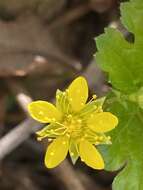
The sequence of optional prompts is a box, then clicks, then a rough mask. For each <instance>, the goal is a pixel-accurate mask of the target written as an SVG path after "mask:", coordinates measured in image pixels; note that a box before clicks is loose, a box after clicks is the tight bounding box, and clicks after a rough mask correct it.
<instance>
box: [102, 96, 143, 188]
mask: <svg viewBox="0 0 143 190" xmlns="http://www.w3.org/2000/svg"><path fill="white" fill-rule="evenodd" d="M112 100H113V101H112ZM123 101H124V100H122V102H121V101H118V97H117V96H115V95H114V96H113V94H112V95H111V94H110V98H108V99H107V100H106V103H105V105H104V106H105V108H106V110H107V111H110V112H112V113H113V114H115V115H116V116H118V118H119V125H118V126H117V127H116V129H115V130H113V131H112V132H110V133H109V135H111V139H112V145H111V146H108V147H107V146H105V147H103V154H104V160H105V163H106V164H105V165H106V169H107V170H109V171H115V170H118V169H121V168H122V167H123V169H122V170H121V172H119V174H118V175H117V177H115V180H114V182H113V189H115V190H143V145H142V141H143V110H141V109H140V108H139V106H137V105H136V104H134V103H132V102H129V101H126V107H125V106H124V104H123ZM111 102H112V103H111ZM124 103H125V102H124ZM109 105H110V106H109Z"/></svg>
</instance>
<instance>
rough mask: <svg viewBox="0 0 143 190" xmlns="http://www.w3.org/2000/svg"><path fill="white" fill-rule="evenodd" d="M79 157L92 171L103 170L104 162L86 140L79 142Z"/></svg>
mask: <svg viewBox="0 0 143 190" xmlns="http://www.w3.org/2000/svg"><path fill="white" fill-rule="evenodd" d="M79 151H80V157H81V160H82V161H83V162H85V163H86V164H87V165H88V166H90V167H91V168H93V169H98V170H101V169H104V161H103V159H102V156H101V155H100V153H99V152H98V150H97V149H96V148H95V146H93V145H92V144H91V143H89V142H88V141H87V140H83V141H81V142H80V147H79Z"/></svg>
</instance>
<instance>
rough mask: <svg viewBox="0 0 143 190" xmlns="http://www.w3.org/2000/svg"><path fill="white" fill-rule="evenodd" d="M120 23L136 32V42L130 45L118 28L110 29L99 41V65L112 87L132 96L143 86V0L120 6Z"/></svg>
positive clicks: (97, 40) (97, 41)
mask: <svg viewBox="0 0 143 190" xmlns="http://www.w3.org/2000/svg"><path fill="white" fill-rule="evenodd" d="M121 15H122V17H121V20H122V21H123V23H124V24H125V26H126V27H127V28H128V29H129V31H131V32H134V35H135V42H134V43H129V42H127V41H126V40H125V39H124V37H123V35H122V34H121V33H120V32H119V31H118V30H116V29H113V28H107V29H106V30H105V33H104V34H102V35H100V36H99V37H98V38H97V39H96V43H97V48H98V52H97V53H96V62H97V63H98V64H99V65H100V67H101V68H102V69H103V70H104V71H106V72H108V74H109V82H111V83H112V85H113V87H114V88H116V89H118V90H120V91H122V92H125V93H131V92H134V91H137V90H138V89H139V88H141V86H143V76H142V73H143V56H142V52H143V27H142V24H143V1H142V0H132V1H131V2H128V3H123V4H122V5H121Z"/></svg>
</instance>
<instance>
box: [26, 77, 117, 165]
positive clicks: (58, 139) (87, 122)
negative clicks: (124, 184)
mask: <svg viewBox="0 0 143 190" xmlns="http://www.w3.org/2000/svg"><path fill="white" fill-rule="evenodd" d="M87 99H88V85H87V82H86V80H85V78H83V77H78V78H76V79H75V80H74V81H73V82H72V83H71V85H70V86H69V87H68V89H67V90H66V91H65V92H62V91H60V90H57V93H56V107H55V106H54V105H53V104H51V103H49V102H45V101H34V102H32V103H30V104H29V106H28V110H29V113H30V115H31V116H32V117H33V118H34V119H35V120H37V121H39V122H41V123H48V124H47V125H46V126H45V127H44V129H42V130H40V131H38V132H37V135H38V140H41V139H43V138H45V137H47V138H49V141H52V142H51V144H50V145H49V146H48V148H47V151H46V155H45V165H46V167H47V168H53V167H56V166H57V165H58V164H60V163H61V162H62V161H63V160H64V159H65V157H66V156H67V154H68V151H69V154H70V157H71V160H72V162H73V163H75V162H76V161H77V159H78V158H79V157H80V158H81V160H82V161H83V162H85V163H86V164H87V165H88V166H90V167H92V168H94V169H103V168H104V161H103V158H102V156H101V155H100V153H99V152H98V150H97V149H96V145H99V144H111V141H110V137H109V136H106V135H105V134H104V133H105V132H108V131H110V130H112V129H113V128H115V127H116V126H117V124H118V119H117V117H116V116H114V115H113V114H111V113H110V112H103V110H102V104H103V98H102V99H97V100H96V95H93V98H92V99H91V100H90V101H89V102H88V103H86V102H87Z"/></svg>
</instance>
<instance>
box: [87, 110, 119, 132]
mask: <svg viewBox="0 0 143 190" xmlns="http://www.w3.org/2000/svg"><path fill="white" fill-rule="evenodd" d="M117 124H118V118H117V117H116V116H115V115H113V114H112V113H110V112H101V113H96V114H94V115H92V116H91V117H90V118H89V120H88V126H89V127H90V128H91V129H92V130H94V131H95V132H99V133H104V132H108V131H110V130H112V129H114V128H115V127H116V126H117Z"/></svg>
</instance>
